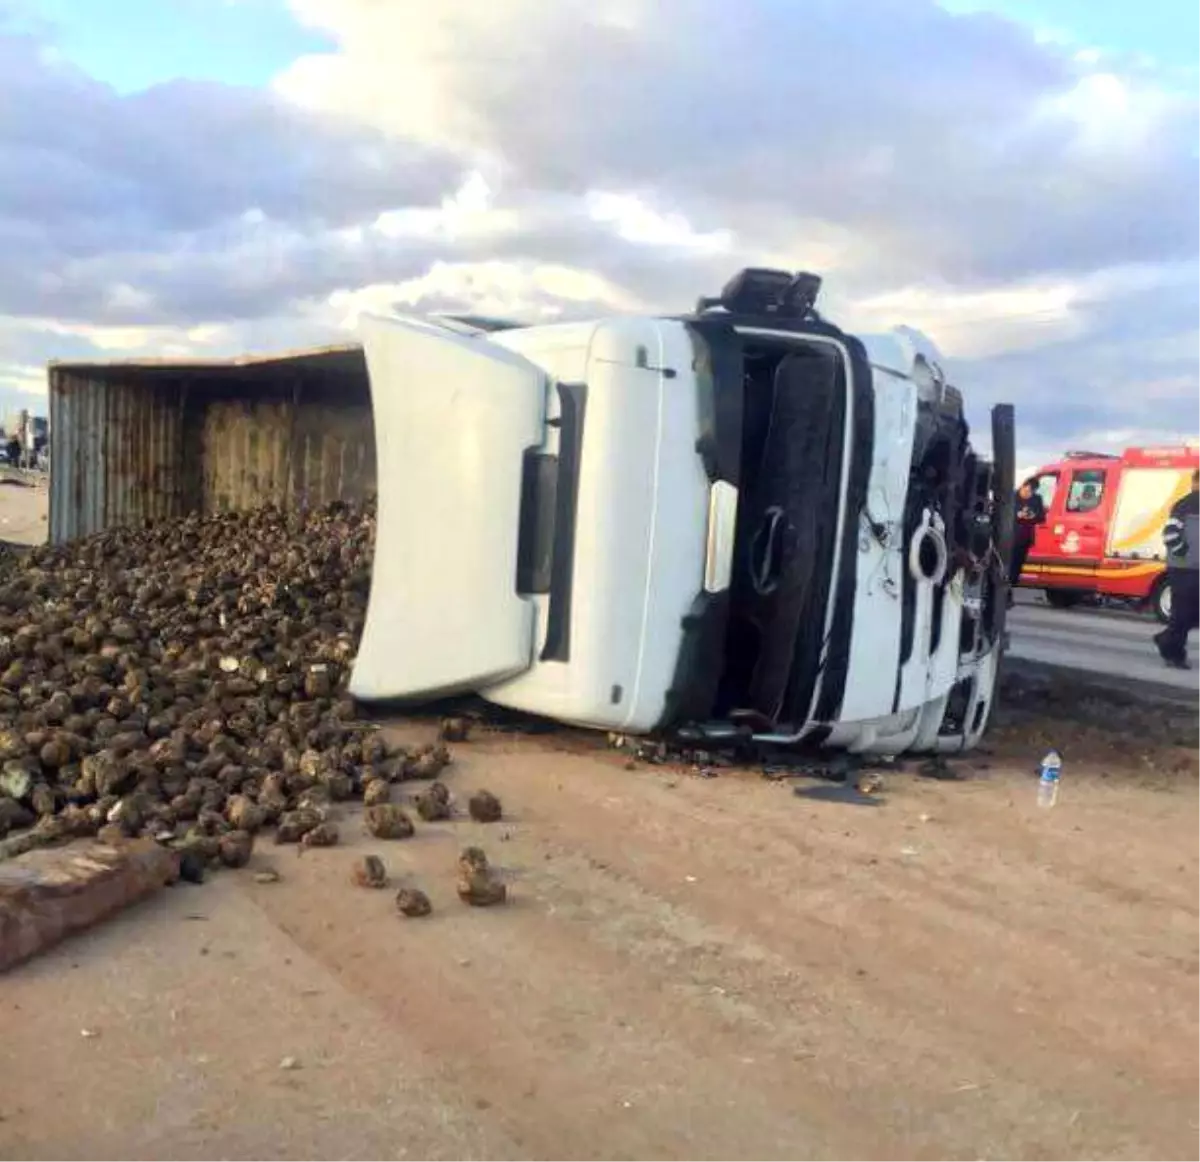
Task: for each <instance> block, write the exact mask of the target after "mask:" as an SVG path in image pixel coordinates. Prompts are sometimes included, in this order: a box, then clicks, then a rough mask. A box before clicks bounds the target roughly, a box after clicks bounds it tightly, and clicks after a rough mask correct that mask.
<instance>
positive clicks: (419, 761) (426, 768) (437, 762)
mask: <svg viewBox="0 0 1200 1162" xmlns="http://www.w3.org/2000/svg"><path fill="white" fill-rule="evenodd" d="M449 765H450V751H449V750H448V749H447V748H446V746H445V744H444V743H440V742H435V743H431V744H430V745H428V746H423V747H419V748H418V749H417V750H415V751H414V752H413V753H412V754H411V755H409V756H408V758H407V759H406V760H405V763H404V775H405V777H406V778H409V779H436V778H437V777H438V775H440V774H441V773H442V771H443V769H444V768H446V767H447V766H449Z"/></svg>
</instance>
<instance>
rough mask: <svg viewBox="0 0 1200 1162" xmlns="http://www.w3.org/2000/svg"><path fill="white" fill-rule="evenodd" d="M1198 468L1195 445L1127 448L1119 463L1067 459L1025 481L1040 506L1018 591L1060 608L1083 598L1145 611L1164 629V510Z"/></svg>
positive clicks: (1097, 457) (1094, 456)
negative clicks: (1041, 516)
mask: <svg viewBox="0 0 1200 1162" xmlns="http://www.w3.org/2000/svg"><path fill="white" fill-rule="evenodd" d="M1197 468H1200V442H1198V441H1191V442H1189V443H1187V444H1181V445H1178V446H1175V447H1154V448H1127V449H1126V450H1125V451H1124V452H1122V453H1121V455H1119V456H1115V455H1104V454H1102V453H1098V452H1068V453H1067V454H1066V455H1065V456H1064V457H1063V458H1062V459H1061V460H1059V461H1058V463H1056V464H1048V465H1047V466H1046V467H1044V468H1041V469H1039V470H1038V472H1037V473H1036V474H1035V475H1034V476H1033V477H1032V478H1031V479H1032V481H1033V483H1034V485H1035V487H1036V488H1037V491H1038V493H1039V494H1040V495H1041V498H1042V501H1043V503H1044V504H1045V506H1046V522H1045V524H1043V525H1041V526H1040V527H1039V528H1038V530H1037V535H1036V537H1035V539H1034V542H1033V546H1032V548H1031V549H1030V552H1029V557H1028V559H1027V560H1026V562H1025V567H1024V569H1023V570H1022V572H1021V585H1022V587H1023V588H1027V589H1042V590H1044V591H1045V594H1046V600H1047V601H1049V602H1050V604H1051V605H1053V606H1056V607H1058V608H1066V607H1068V606H1071V605H1075V604H1077V603H1078V602H1080V601H1082V600H1083V599H1084V598H1085V597H1089V596H1090V597H1106V598H1116V599H1120V600H1124V601H1128V602H1131V603H1133V604H1136V605H1139V606H1144V607H1149V608H1151V609H1153V611H1154V613H1155V614H1156V615H1157V616H1158V617H1159V619H1160V620H1162V621H1166V619H1167V617H1168V616H1169V614H1170V608H1171V591H1170V586H1169V585H1168V584H1167V581H1166V550H1165V548H1164V547H1163V541H1162V529H1163V525H1164V524H1166V521H1167V517H1168V515H1169V514H1170V511H1171V506H1172V505H1173V504H1174V503H1175V501H1177V500H1178V499H1179V498H1180V497H1181V496H1183V495H1184V494H1185V493H1186V492H1187V491H1188V489H1189V488H1190V487H1191V483H1190V482H1191V475H1192V473H1193V472H1195V471H1196V469H1197Z"/></svg>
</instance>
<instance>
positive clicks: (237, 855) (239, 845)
mask: <svg viewBox="0 0 1200 1162" xmlns="http://www.w3.org/2000/svg"><path fill="white" fill-rule="evenodd" d="M217 843H218V845H219V846H218V855H219V857H220V860H221V862H222V863H223V864H224V865H225V866H226V867H245V866H246V864H248V863H249V862H250V856H251V853H252V852H253V851H254V836H253V835H251V834H250V832H249V831H230V832H229V833H228V834H226V835H222V836H221V838H220V839H219V840H217Z"/></svg>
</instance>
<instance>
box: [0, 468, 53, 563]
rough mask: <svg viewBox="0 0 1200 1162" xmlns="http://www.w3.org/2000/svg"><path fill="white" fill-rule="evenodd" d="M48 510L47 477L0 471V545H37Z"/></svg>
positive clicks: (28, 473) (11, 470)
mask: <svg viewBox="0 0 1200 1162" xmlns="http://www.w3.org/2000/svg"><path fill="white" fill-rule="evenodd" d="M49 511H50V488H49V477H47V476H46V475H44V474H42V473H33V472H17V471H14V470H13V469H9V468H0V542H3V541H9V542H11V543H12V544H16V545H36V544H40V543H41V542H42V541H44V540H45V539H46V519H47V515H48V514H49Z"/></svg>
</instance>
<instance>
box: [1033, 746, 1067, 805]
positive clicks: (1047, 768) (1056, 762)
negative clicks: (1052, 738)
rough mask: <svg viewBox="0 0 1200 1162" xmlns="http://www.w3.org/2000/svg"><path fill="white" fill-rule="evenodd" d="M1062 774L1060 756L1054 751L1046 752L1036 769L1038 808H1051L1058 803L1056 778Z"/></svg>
mask: <svg viewBox="0 0 1200 1162" xmlns="http://www.w3.org/2000/svg"><path fill="white" fill-rule="evenodd" d="M1061 774H1062V756H1061V755H1060V754H1059V753H1058V751H1056V750H1051V751H1047V752H1046V757H1045V758H1043V759H1042V765H1041V766H1040V767H1039V768H1038V806H1039V807H1053V806H1054V804H1055V803H1057V802H1058V778H1059V776H1060V775H1061Z"/></svg>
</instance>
